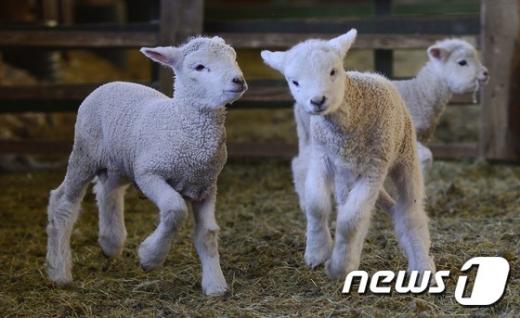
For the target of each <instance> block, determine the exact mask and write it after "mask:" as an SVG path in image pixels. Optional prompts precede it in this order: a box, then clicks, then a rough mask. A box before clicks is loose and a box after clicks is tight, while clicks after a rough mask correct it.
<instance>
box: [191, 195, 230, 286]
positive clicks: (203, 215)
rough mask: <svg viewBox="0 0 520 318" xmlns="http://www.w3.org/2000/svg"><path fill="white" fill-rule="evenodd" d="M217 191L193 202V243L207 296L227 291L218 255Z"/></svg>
mask: <svg viewBox="0 0 520 318" xmlns="http://www.w3.org/2000/svg"><path fill="white" fill-rule="evenodd" d="M215 201H216V190H213V191H211V193H210V194H209V196H208V197H207V198H206V199H204V200H202V201H200V202H193V213H194V217H195V232H194V234H193V242H194V244H195V249H196V250H197V254H198V255H199V258H200V262H201V264H202V283H201V285H202V290H203V291H204V293H205V294H206V295H210V296H218V295H222V294H223V293H225V292H226V290H227V284H226V279H225V278H224V275H223V274H222V269H221V268H220V256H219V253H218V231H219V227H218V225H217V221H216V220H215Z"/></svg>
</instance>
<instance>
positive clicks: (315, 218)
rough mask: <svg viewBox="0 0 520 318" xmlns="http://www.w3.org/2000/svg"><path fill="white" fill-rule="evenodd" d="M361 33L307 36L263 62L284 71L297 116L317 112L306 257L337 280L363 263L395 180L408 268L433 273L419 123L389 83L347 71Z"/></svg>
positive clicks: (396, 207)
mask: <svg viewBox="0 0 520 318" xmlns="http://www.w3.org/2000/svg"><path fill="white" fill-rule="evenodd" d="M356 33H357V32H356V30H351V31H350V32H348V33H346V34H344V35H342V36H339V37H337V38H334V39H332V40H330V41H323V40H308V41H305V42H303V43H300V44H298V45H296V46H294V47H293V48H291V49H290V50H288V51H286V52H270V51H263V52H262V57H263V59H264V61H265V62H266V63H267V64H268V65H269V66H271V67H272V68H274V69H276V70H278V71H280V72H281V73H283V74H284V75H285V78H286V79H287V82H288V83H289V87H290V90H291V93H292V95H293V97H294V98H295V100H296V108H297V116H298V114H303V112H306V113H308V114H310V115H311V116H310V121H309V125H310V126H309V130H308V132H309V138H310V146H309V147H308V149H306V150H305V151H307V153H306V156H308V158H309V166H308V171H307V173H308V174H307V177H306V179H305V189H304V190H305V194H306V195H305V196H304V197H303V199H302V201H303V202H302V204H303V207H304V210H305V214H306V217H307V245H306V250H305V262H306V264H307V265H308V266H310V267H316V266H318V265H320V264H322V263H324V262H325V267H326V272H327V273H328V275H329V276H330V277H332V278H343V279H344V278H345V274H346V273H348V272H350V271H353V270H355V269H357V268H358V266H359V263H360V256H361V250H362V246H363V241H364V239H365V236H366V233H367V230H368V226H369V219H370V215H371V211H372V210H373V208H374V206H375V203H376V200H377V198H378V196H379V193H380V191H382V189H383V183H384V182H385V180H386V179H387V177H388V179H389V180H391V181H393V182H394V183H395V184H396V188H397V191H398V192H397V196H396V203H395V205H394V207H393V208H392V215H393V218H394V223H395V230H396V232H397V237H398V239H399V242H400V245H401V246H402V248H403V249H404V251H405V252H406V255H407V256H408V268H409V270H417V271H419V272H421V273H422V272H424V271H427V270H428V271H433V270H434V264H433V260H432V258H431V257H430V255H429V248H430V236H429V230H428V218H427V216H426V214H425V212H424V207H423V197H424V189H423V181H422V176H421V170H420V166H419V160H418V157H417V150H416V139H415V138H416V137H415V131H414V129H413V124H412V120H411V118H410V114H409V113H408V111H407V109H406V106H405V104H404V102H403V101H402V99H401V97H400V95H399V93H398V91H397V90H396V89H395V87H394V85H393V84H392V83H391V82H390V81H388V80H387V79H385V78H384V77H382V76H379V75H376V74H364V73H358V72H345V71H344V70H343V59H344V57H345V55H346V53H347V51H348V49H349V48H350V46H351V45H352V43H353V41H354V39H355V37H356ZM299 131H300V132H301V129H300V130H299ZM332 192H334V194H335V198H336V203H337V209H338V214H337V221H336V238H335V243H334V245H333V244H332V239H331V235H330V232H329V215H330V212H331V209H332V203H331V197H332V195H331V193H332Z"/></svg>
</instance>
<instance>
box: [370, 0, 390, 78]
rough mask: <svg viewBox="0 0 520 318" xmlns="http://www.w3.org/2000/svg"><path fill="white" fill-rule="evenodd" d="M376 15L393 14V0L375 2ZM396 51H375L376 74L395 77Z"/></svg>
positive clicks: (377, 0) (375, 0)
mask: <svg viewBox="0 0 520 318" xmlns="http://www.w3.org/2000/svg"><path fill="white" fill-rule="evenodd" d="M374 7H375V13H376V16H378V17H384V16H386V15H389V14H390V13H391V12H392V0H374ZM393 60H394V51H392V50H387V49H378V50H374V68H375V70H376V72H379V73H382V74H383V75H385V76H387V77H392V76H393V72H394V70H393V68H394V67H393V66H394V63H393Z"/></svg>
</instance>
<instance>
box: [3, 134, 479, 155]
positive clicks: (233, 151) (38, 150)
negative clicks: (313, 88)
mask: <svg viewBox="0 0 520 318" xmlns="http://www.w3.org/2000/svg"><path fill="white" fill-rule="evenodd" d="M429 147H430V149H431V150H432V152H433V156H434V158H435V159H440V160H460V159H471V158H475V157H476V156H477V155H478V145H477V144H472V143H463V144H434V145H429ZM71 149H72V141H70V140H57V141H56V140H54V141H52V140H5V139H3V140H0V154H60V153H63V154H66V153H69V152H70V150H71ZM297 151H298V146H297V145H296V144H286V143H229V144H228V152H229V156H230V158H235V159H243V158H273V157H274V158H284V159H290V158H292V157H294V156H295V155H296V153H297Z"/></svg>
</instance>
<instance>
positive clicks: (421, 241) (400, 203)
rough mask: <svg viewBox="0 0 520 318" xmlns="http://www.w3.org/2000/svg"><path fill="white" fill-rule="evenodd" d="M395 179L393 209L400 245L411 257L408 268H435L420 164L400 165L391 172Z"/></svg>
mask: <svg viewBox="0 0 520 318" xmlns="http://www.w3.org/2000/svg"><path fill="white" fill-rule="evenodd" d="M392 179H393V181H394V183H395V184H396V189H397V191H398V198H397V203H396V205H395V206H394V208H393V209H392V211H391V212H392V217H393V220H394V227H395V232H396V235H397V238H398V240H399V244H400V246H401V248H402V249H403V250H404V251H405V253H406V256H407V257H408V270H409V271H413V270H417V271H420V272H423V271H425V270H430V271H434V270H435V265H434V263H433V259H432V257H431V256H430V255H429V250H430V232H429V230H428V217H427V215H426V212H425V211H424V203H423V200H424V199H423V198H424V185H423V181H422V176H421V173H420V170H419V166H418V165H417V164H415V165H413V166H411V167H410V166H405V165H399V166H397V167H396V168H395V169H394V171H393V172H392Z"/></svg>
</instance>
